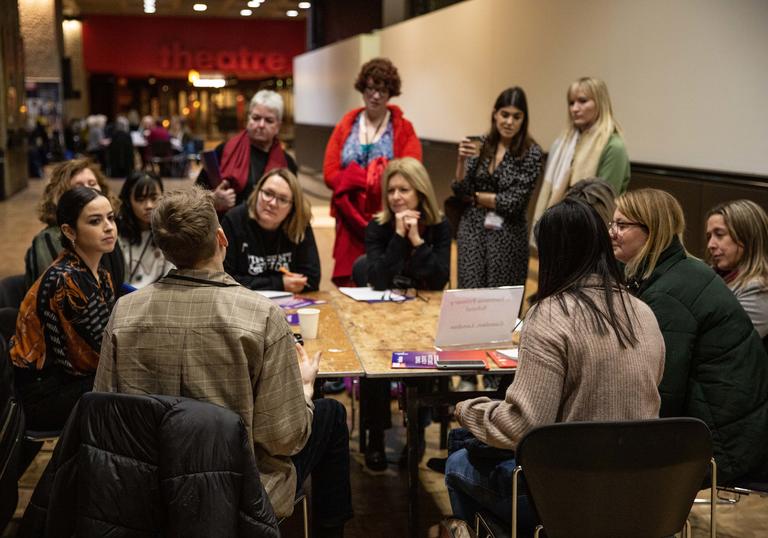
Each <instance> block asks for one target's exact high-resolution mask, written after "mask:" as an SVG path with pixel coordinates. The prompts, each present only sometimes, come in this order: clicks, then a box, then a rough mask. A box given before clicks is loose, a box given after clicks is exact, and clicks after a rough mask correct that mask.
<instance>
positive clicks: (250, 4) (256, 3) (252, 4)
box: [248, 0, 261, 7]
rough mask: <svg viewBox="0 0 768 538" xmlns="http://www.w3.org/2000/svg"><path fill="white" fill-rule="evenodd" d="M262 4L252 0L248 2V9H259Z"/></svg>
mask: <svg viewBox="0 0 768 538" xmlns="http://www.w3.org/2000/svg"><path fill="white" fill-rule="evenodd" d="M260 5H261V2H260V1H259V0H251V1H250V2H248V7H259V6H260Z"/></svg>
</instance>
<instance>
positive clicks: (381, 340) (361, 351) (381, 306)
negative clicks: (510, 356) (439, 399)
mask: <svg viewBox="0 0 768 538" xmlns="http://www.w3.org/2000/svg"><path fill="white" fill-rule="evenodd" d="M325 293H327V294H328V295H329V296H330V302H331V304H333V306H334V307H335V310H336V313H337V314H338V317H339V319H340V320H341V323H342V325H343V327H344V329H345V330H346V334H347V335H348V337H349V340H350V341H351V342H352V346H353V347H354V350H355V351H356V352H357V357H358V359H360V363H361V364H362V368H363V370H364V371H365V375H366V377H393V378H395V377H426V376H435V375H448V374H450V375H454V374H457V373H466V370H465V371H463V372H462V371H457V370H452V371H449V370H435V369H415V368H397V369H393V368H392V352H393V351H433V350H434V349H435V333H436V331H437V321H438V317H439V315H440V302H441V300H442V296H443V294H442V292H439V291H419V296H420V297H422V298H423V299H426V300H421V299H419V298H416V299H413V300H410V301H404V302H389V301H387V302H380V303H366V302H361V301H355V300H354V299H351V298H349V297H347V296H346V295H344V294H342V293H341V292H339V291H338V290H333V291H331V292H325ZM491 370H492V371H500V372H506V373H509V372H510V369H502V368H497V367H496V366H495V365H494V366H493V367H492V368H491Z"/></svg>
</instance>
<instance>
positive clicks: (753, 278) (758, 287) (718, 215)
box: [707, 200, 768, 343]
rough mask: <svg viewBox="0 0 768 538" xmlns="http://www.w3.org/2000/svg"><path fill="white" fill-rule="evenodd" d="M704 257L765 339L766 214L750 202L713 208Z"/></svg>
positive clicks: (767, 287) (767, 331)
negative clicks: (705, 255) (705, 256)
mask: <svg viewBox="0 0 768 538" xmlns="http://www.w3.org/2000/svg"><path fill="white" fill-rule="evenodd" d="M707 258H708V260H709V263H710V265H712V267H713V268H714V270H715V272H717V273H718V274H719V275H720V276H721V277H723V280H725V283H726V284H727V285H728V287H729V288H731V290H732V291H733V293H734V295H736V298H737V299H738V300H739V303H741V306H742V307H743V308H744V310H745V311H746V313H747V315H748V316H749V319H751V320H752V325H754V326H755V330H756V331H757V334H759V335H760V338H762V339H763V342H764V343H766V342H768V340H766V337H768V215H766V214H765V210H764V209H763V208H762V207H760V206H759V205H757V204H756V203H755V202H753V201H752V200H734V201H732V202H726V203H724V204H720V205H717V206H715V207H713V208H712V209H711V210H710V211H709V215H708V216H707Z"/></svg>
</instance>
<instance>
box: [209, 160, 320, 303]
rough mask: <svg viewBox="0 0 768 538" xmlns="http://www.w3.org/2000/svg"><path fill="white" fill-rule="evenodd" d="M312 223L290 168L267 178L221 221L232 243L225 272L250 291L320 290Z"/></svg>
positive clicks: (309, 212)
mask: <svg viewBox="0 0 768 538" xmlns="http://www.w3.org/2000/svg"><path fill="white" fill-rule="evenodd" d="M311 218H312V209H311V207H310V205H309V200H307V199H306V198H304V194H303V192H302V189H301V186H300V185H299V182H298V180H297V179H296V176H295V175H293V173H292V172H291V171H290V170H288V169H286V168H280V169H277V170H272V171H270V172H267V173H266V174H265V175H264V176H262V178H261V179H260V180H259V181H258V182H257V183H256V186H255V187H254V189H253V192H252V193H251V195H250V196H249V197H248V200H246V202H245V203H243V204H240V205H239V206H236V207H235V208H233V209H231V210H230V211H229V212H228V213H227V214H226V215H224V218H223V219H222V221H221V227H222V228H223V229H224V233H225V234H226V236H227V240H228V241H229V245H228V246H227V255H226V258H225V259H224V269H225V270H226V271H227V273H229V274H230V275H232V277H233V278H234V279H235V280H237V281H238V282H240V283H241V284H242V285H243V286H245V287H247V288H250V289H252V290H284V291H290V292H293V293H299V292H302V291H312V290H317V289H318V286H319V285H320V257H319V256H318V254H317V245H316V244H315V236H314V234H313V233H312V226H311V225H310V223H309V222H310V220H311Z"/></svg>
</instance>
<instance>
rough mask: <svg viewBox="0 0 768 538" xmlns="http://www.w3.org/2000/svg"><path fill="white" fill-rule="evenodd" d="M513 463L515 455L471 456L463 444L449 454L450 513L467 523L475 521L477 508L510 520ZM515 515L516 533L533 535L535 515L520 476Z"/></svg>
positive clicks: (446, 475)
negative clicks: (504, 457)
mask: <svg viewBox="0 0 768 538" xmlns="http://www.w3.org/2000/svg"><path fill="white" fill-rule="evenodd" d="M516 466H517V463H516V462H515V460H514V459H506V460H501V461H500V460H493V459H488V458H479V457H473V456H472V455H471V454H470V453H469V452H468V451H467V449H466V448H462V449H461V450H457V451H456V452H454V453H453V454H451V455H450V456H448V461H447V462H446V464H445V485H446V486H447V488H448V496H449V497H450V499H451V508H452V509H453V513H454V514H455V515H456V516H457V517H460V518H461V519H463V520H464V521H467V522H468V523H470V525H472V524H474V521H475V514H476V513H478V512H486V513H490V514H491V515H493V516H494V517H495V518H496V519H498V520H499V521H500V522H503V523H506V524H511V521H512V474H513V472H514V470H515V467H516ZM517 515H518V525H517V531H518V534H520V535H521V536H526V535H532V534H533V529H534V528H535V526H536V521H535V515H534V513H533V509H532V508H531V506H530V504H529V502H528V492H527V489H526V487H525V481H524V480H522V478H520V481H519V482H518V496H517Z"/></svg>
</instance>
